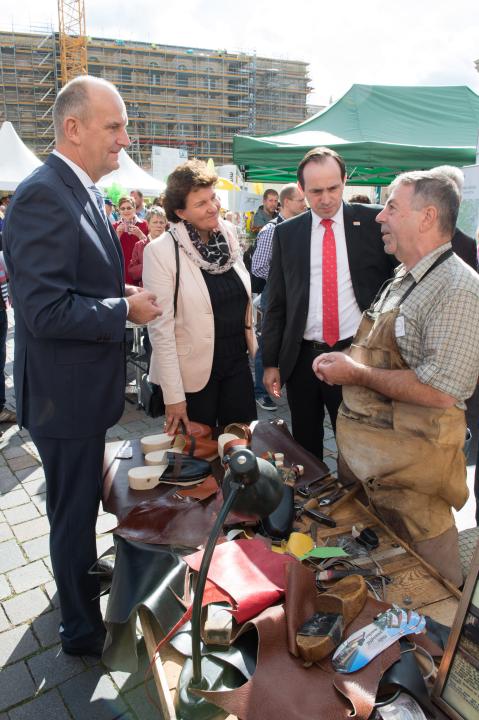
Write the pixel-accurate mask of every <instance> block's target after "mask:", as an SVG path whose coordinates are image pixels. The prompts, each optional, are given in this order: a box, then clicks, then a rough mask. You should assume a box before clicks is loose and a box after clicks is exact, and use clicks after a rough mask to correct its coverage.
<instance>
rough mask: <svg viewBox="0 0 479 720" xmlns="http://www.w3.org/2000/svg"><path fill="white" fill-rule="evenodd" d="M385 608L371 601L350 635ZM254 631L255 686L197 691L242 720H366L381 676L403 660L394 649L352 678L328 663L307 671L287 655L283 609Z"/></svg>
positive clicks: (270, 612)
mask: <svg viewBox="0 0 479 720" xmlns="http://www.w3.org/2000/svg"><path fill="white" fill-rule="evenodd" d="M383 607H384V604H383V603H379V602H377V601H375V600H371V599H368V601H367V603H366V605H365V606H364V608H363V610H362V611H361V613H360V615H359V616H358V618H357V620H355V621H353V622H352V623H351V625H350V626H349V627H348V631H347V633H346V634H349V632H354V631H355V630H357V629H359V628H360V627H362V626H363V625H366V624H368V623H369V622H371V621H372V620H373V618H374V617H375V616H376V615H377V614H378V612H380V611H381V610H382V609H383ZM251 626H254V627H256V630H257V632H258V636H259V648H258V662H257V667H256V672H255V673H254V675H253V677H252V678H251V680H248V681H247V682H246V683H245V684H244V685H242V686H241V687H240V688H237V689H236V690H230V691H221V692H207V691H201V690H198V691H195V692H197V693H198V694H199V695H202V696H204V697H205V698H207V699H208V700H210V701H211V702H213V703H215V704H216V705H218V706H219V707H221V708H222V709H224V710H226V711H227V712H229V713H232V714H233V715H236V716H237V717H239V718H241V720H318V718H321V720H347V719H349V718H350V717H351V716H352V715H354V714H355V717H356V718H357V720H366V719H367V718H368V717H369V715H370V714H371V711H372V709H373V705H374V702H375V698H376V692H377V688H378V685H379V681H380V679H381V677H382V675H383V673H384V672H385V670H386V669H387V668H388V667H390V666H391V665H392V664H393V663H394V662H396V661H397V660H398V659H399V657H400V655H399V644H398V643H395V644H394V645H392V646H391V647H390V648H388V649H387V650H386V651H385V652H384V653H382V654H381V655H380V656H378V657H377V658H375V659H374V660H373V661H372V662H371V663H369V665H367V666H366V667H365V668H363V669H362V670H359V671H358V672H356V673H354V675H351V676H350V677H349V678H348V677H347V676H339V675H338V674H337V673H335V672H334V670H333V668H332V666H331V662H330V660H329V659H327V660H324V661H323V662H322V663H321V665H320V666H318V665H313V666H311V667H310V668H308V669H305V668H304V667H303V665H302V662H301V661H300V660H298V659H297V658H295V657H293V656H292V655H291V654H290V653H289V652H288V645H287V632H286V615H285V612H284V608H283V606H282V605H275V606H274V607H271V608H268V609H267V610H265V611H264V612H262V613H261V615H260V616H258V617H257V618H255V619H254V620H251V621H250V622H248V623H246V624H245V625H244V627H243V631H247V630H249V629H250V628H251ZM348 698H349V700H348Z"/></svg>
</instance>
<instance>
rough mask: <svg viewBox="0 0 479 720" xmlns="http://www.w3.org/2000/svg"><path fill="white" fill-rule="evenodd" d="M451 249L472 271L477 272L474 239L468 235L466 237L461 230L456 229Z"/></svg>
mask: <svg viewBox="0 0 479 720" xmlns="http://www.w3.org/2000/svg"><path fill="white" fill-rule="evenodd" d="M451 244H452V249H453V250H454V252H455V253H456V255H458V256H459V257H460V258H461V260H464V262H465V263H467V264H468V265H470V266H471V267H472V269H473V270H475V271H476V272H477V271H478V267H477V245H476V241H475V240H474V238H472V237H471V236H470V235H466V233H463V232H462V230H459V228H456V232H455V233H454V235H453V237H452V240H451Z"/></svg>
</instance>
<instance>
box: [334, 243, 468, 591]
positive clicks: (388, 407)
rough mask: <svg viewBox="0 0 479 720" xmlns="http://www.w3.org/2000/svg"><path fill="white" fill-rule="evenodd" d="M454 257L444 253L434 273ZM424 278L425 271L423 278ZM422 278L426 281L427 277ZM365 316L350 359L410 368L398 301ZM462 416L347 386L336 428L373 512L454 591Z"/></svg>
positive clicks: (462, 476)
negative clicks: (399, 332)
mask: <svg viewBox="0 0 479 720" xmlns="http://www.w3.org/2000/svg"><path fill="white" fill-rule="evenodd" d="M449 256H450V252H446V253H443V254H442V255H441V256H440V257H439V258H438V259H437V261H436V262H435V263H434V264H433V265H432V266H431V268H430V269H429V272H433V271H434V268H435V267H437V265H438V264H440V262H442V261H443V260H445V259H446V258H447V257H449ZM426 274H427V273H426ZM424 277H425V275H424V276H423V278H424ZM415 287H416V285H413V286H412V287H410V288H409V289H408V291H407V292H406V293H405V294H404V295H403V296H402V298H401V299H400V301H399V304H398V306H397V307H396V308H394V309H392V310H388V311H382V310H381V308H382V307H383V305H384V300H385V298H386V297H387V293H386V294H385V295H384V296H383V300H382V302H381V304H380V306H379V308H378V309H377V310H371V309H370V310H367V311H366V312H365V313H364V314H363V318H362V321H361V324H360V326H359V329H358V332H357V333H356V336H355V338H354V340H353V343H352V345H351V349H350V356H351V357H352V358H353V359H354V360H357V361H358V362H361V363H363V364H365V365H368V366H370V367H376V368H383V369H388V370H404V369H408V365H407V363H406V362H405V361H404V359H403V358H402V356H401V353H400V350H399V348H398V345H397V342H396V334H395V323H396V319H397V318H398V316H399V313H400V306H401V303H402V302H404V300H405V299H406V297H407V296H408V295H409V294H410V293H411V292H413V291H414V288H415ZM465 432H466V422H465V415H464V411H463V410H461V409H459V408H457V407H455V406H454V407H451V408H448V409H438V408H432V407H423V406H420V405H413V404H410V403H406V402H401V401H398V400H392V399H391V398H388V397H385V396H384V395H382V394H380V393H378V392H376V391H374V390H370V389H369V388H366V387H359V386H355V385H351V386H347V385H344V386H343V404H342V405H341V407H340V410H339V415H338V424H337V433H336V437H337V443H338V449H339V452H340V457H341V460H342V462H345V463H346V464H347V466H348V468H349V469H350V470H351V472H352V474H353V475H354V476H355V477H356V478H358V479H359V480H360V481H361V482H362V484H363V487H364V489H365V491H366V493H367V495H368V498H369V501H370V503H371V506H372V508H373V509H374V511H375V512H376V514H377V515H378V516H379V517H380V518H381V519H382V520H383V521H384V522H385V523H386V524H387V525H388V526H389V527H390V528H391V529H392V530H393V531H394V532H395V533H396V534H397V535H398V536H399V537H401V538H402V539H403V540H405V541H406V542H407V543H408V544H409V545H411V546H412V547H413V549H414V550H416V552H417V553H418V554H419V555H421V556H422V557H424V559H425V560H427V562H429V563H430V564H431V565H433V566H434V567H435V568H437V569H438V570H439V572H440V573H441V575H443V576H444V577H445V578H447V579H449V580H450V581H451V582H453V583H454V584H456V585H461V584H462V582H463V577H462V572H461V566H460V561H459V552H458V543H457V529H456V527H455V524H454V519H453V515H452V511H451V506H452V507H454V508H456V510H459V509H460V508H461V507H462V506H463V505H464V503H465V502H466V500H467V497H468V490H467V485H466V461H465V456H464V452H463V446H464V439H465Z"/></svg>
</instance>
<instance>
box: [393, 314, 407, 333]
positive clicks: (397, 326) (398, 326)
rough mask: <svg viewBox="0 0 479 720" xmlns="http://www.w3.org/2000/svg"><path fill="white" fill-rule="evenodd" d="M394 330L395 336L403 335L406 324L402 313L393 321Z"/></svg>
mask: <svg viewBox="0 0 479 720" xmlns="http://www.w3.org/2000/svg"><path fill="white" fill-rule="evenodd" d="M394 332H395V334H396V337H397V338H398V337H404V335H405V334H406V326H405V322H404V315H398V316H397V318H396V322H395V323H394Z"/></svg>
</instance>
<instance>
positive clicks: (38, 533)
mask: <svg viewBox="0 0 479 720" xmlns="http://www.w3.org/2000/svg"><path fill="white" fill-rule="evenodd" d="M10 322H11V323H12V322H13V319H12V318H11V319H10ZM7 353H8V355H7V367H6V372H7V387H8V390H7V402H8V401H10V402H11V403H12V404H13V383H12V377H11V375H12V357H13V331H12V328H10V330H9V335H8V343H7ZM259 414H260V418H262V419H264V418H272V417H282V418H284V419H285V420H286V421H287V422H288V423H289V422H290V417H289V412H288V408H287V405H286V401H285V400H284V399H281V401H280V403H279V407H278V411H277V412H276V413H271V412H265V411H263V410H260V411H259ZM162 422H163V419H162V418H159V419H156V420H153V419H150V418H148V417H147V416H146V415H145V414H144V412H143V411H142V410H138V409H137V408H136V405H134V404H130V403H128V402H127V403H126V404H125V412H124V414H123V417H122V418H121V420H120V422H119V423H118V424H117V425H115V426H114V427H113V428H111V429H110V430H109V431H108V439H110V440H116V439H125V438H138V437H141V436H142V435H144V434H148V433H151V432H152V431H153V430H155V429H157V428H159V427H161V425H162ZM0 429H1V430H3V435H2V436H1V438H0V668H1V672H0V720H7V719H8V720H49V719H50V718H52V719H53V718H54V719H55V720H67V719H70V720H71V719H72V718H74V720H113V719H114V718H122V719H124V720H127V719H128V720H149V718H158V717H160V715H159V711H158V710H157V709H156V708H155V707H154V706H153V705H152V704H151V703H150V702H149V701H148V699H147V696H146V692H145V687H144V675H145V669H146V667H147V657H146V652H145V649H144V646H141V648H140V652H139V655H140V669H139V671H138V672H137V673H136V674H135V675H130V674H128V673H125V672H109V671H108V669H107V668H106V667H105V666H104V665H102V664H101V663H100V662H93V661H91V659H88V658H75V657H70V656H67V655H64V654H63V653H62V652H61V648H60V646H59V642H58V632H57V630H58V624H59V619H60V618H59V610H58V602H57V595H56V588H55V582H54V580H53V577H52V570H51V563H50V558H49V550H48V530H49V529H48V522H47V518H46V516H45V479H44V474H43V470H42V466H41V464H40V461H39V458H38V454H37V452H36V448H35V446H34V444H33V443H32V442H31V440H30V437H29V435H28V432H27V431H26V430H19V428H18V427H17V426H16V425H14V426H10V425H3V426H1V427H0ZM325 446H326V448H325V461H326V462H327V464H328V465H329V467H330V468H331V469H332V470H333V471H334V470H335V469H336V445H335V441H334V437H333V433H332V431H331V428H330V426H328V427H327V429H326V437H325ZM115 524H116V522H115V517H114V516H113V515H109V514H108V513H103V512H101V513H100V515H99V518H98V524H97V545H98V552H99V553H101V552H102V551H103V550H104V549H106V548H108V547H109V546H110V545H111V544H112V535H111V530H112V529H113V528H114V527H115ZM470 525H472V523H470V524H469V525H467V524H465V525H463V527H467V526H470ZM150 692H151V694H153V695H154V694H155V689H154V686H153V684H152V682H151V681H150Z"/></svg>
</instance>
